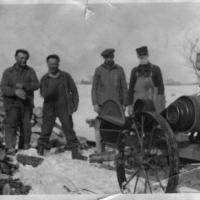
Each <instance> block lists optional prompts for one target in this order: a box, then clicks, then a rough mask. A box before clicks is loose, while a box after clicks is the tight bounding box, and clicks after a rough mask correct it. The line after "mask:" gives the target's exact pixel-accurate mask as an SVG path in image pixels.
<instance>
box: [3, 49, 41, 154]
mask: <svg viewBox="0 0 200 200" xmlns="http://www.w3.org/2000/svg"><path fill="white" fill-rule="evenodd" d="M28 59H29V53H28V51H27V50H24V49H18V50H17V51H16V53H15V60H16V63H15V64H14V65H13V66H12V67H9V68H7V69H6V70H5V71H4V73H3V76H2V80H1V90H2V94H3V101H4V108H5V113H6V126H5V143H6V149H7V153H8V154H15V152H16V150H15V147H16V136H17V130H18V129H19V128H20V129H21V131H20V140H19V143H20V144H19V148H22V149H28V148H29V145H30V138H31V117H32V111H33V107H34V105H33V97H34V91H35V90H37V89H38V88H39V81H38V78H37V76H36V73H35V71H34V70H33V68H31V67H29V66H28V65H27V64H26V63H27V60H28Z"/></svg>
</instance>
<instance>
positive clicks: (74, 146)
mask: <svg viewBox="0 0 200 200" xmlns="http://www.w3.org/2000/svg"><path fill="white" fill-rule="evenodd" d="M46 61H47V66H48V70H49V71H48V73H47V74H46V75H44V76H43V77H42V79H41V83H40V93H41V96H42V97H43V98H44V104H43V124H42V134H41V136H40V138H39V140H38V154H40V155H43V154H44V149H45V148H47V146H48V143H49V138H50V136H51V132H52V130H53V127H54V125H55V120H56V118H57V117H58V118H59V120H60V122H61V124H62V128H63V130H64V134H65V137H66V141H67V144H66V150H72V158H73V159H80V160H85V159H86V157H84V156H82V155H81V154H80V152H79V142H78V139H77V137H76V134H75V132H74V130H73V120H72V114H73V113H74V112H76V111H77V108H78V103H79V96H78V90H77V87H76V85H75V83H74V80H73V79H72V77H71V75H70V74H69V73H67V72H64V71H61V70H60V69H59V64H60V58H59V56H58V55H55V54H53V55H49V56H48V57H47V59H46Z"/></svg>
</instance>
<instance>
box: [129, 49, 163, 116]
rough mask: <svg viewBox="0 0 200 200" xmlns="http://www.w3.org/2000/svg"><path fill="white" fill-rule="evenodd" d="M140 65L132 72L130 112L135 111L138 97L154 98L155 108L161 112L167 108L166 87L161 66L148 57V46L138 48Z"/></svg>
mask: <svg viewBox="0 0 200 200" xmlns="http://www.w3.org/2000/svg"><path fill="white" fill-rule="evenodd" d="M136 52H137V56H138V59H139V65H138V66H136V67H134V68H133V70H132V72H131V77H130V82H129V89H128V105H129V106H128V112H129V115H131V114H132V112H133V106H134V104H135V102H136V101H137V100H138V99H144V100H152V102H153V105H154V109H155V110H156V111H157V112H161V111H162V110H163V109H164V108H165V88H164V83H163V77H162V73H161V70H160V67H159V66H156V65H153V64H152V63H151V62H150V61H149V59H148V57H149V52H148V48H147V47H146V46H142V47H139V48H137V49H136Z"/></svg>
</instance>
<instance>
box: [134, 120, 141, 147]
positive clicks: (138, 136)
mask: <svg viewBox="0 0 200 200" xmlns="http://www.w3.org/2000/svg"><path fill="white" fill-rule="evenodd" d="M134 128H135V131H136V135H137V138H138V141H139V143H140V148H142V138H141V137H140V133H139V131H138V128H137V126H136V124H134Z"/></svg>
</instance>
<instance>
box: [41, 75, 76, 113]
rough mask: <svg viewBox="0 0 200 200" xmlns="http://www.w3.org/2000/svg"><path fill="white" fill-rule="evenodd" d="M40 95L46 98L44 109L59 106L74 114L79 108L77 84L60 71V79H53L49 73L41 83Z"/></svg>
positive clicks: (69, 76)
mask: <svg viewBox="0 0 200 200" xmlns="http://www.w3.org/2000/svg"><path fill="white" fill-rule="evenodd" d="M40 93H41V96H42V97H43V98H44V107H48V105H49V106H51V105H56V106H58V109H63V110H66V111H67V112H68V113H69V114H72V113H73V112H74V111H76V110H77V108H78V103H79V95H78V90H77V87H76V85H75V82H74V80H73V78H72V77H71V75H70V74H69V73H67V72H64V71H60V76H59V77H58V78H55V79H54V78H51V77H50V76H49V74H48V73H47V74H46V75H44V76H43V77H42V79H41V82H40Z"/></svg>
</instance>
